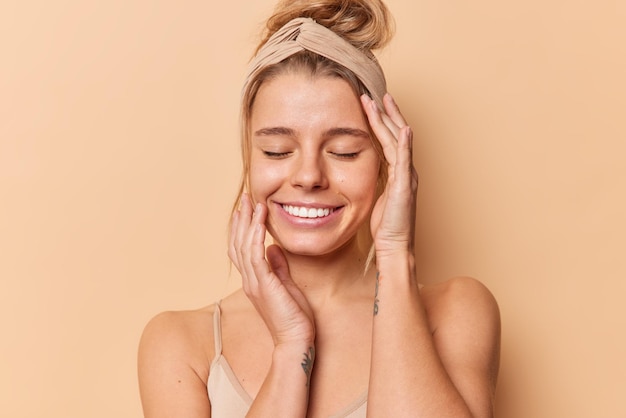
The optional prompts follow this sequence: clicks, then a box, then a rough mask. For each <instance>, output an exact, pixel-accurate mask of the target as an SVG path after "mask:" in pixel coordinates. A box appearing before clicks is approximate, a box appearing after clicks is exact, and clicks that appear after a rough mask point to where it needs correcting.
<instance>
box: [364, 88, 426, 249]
mask: <svg viewBox="0 0 626 418" xmlns="http://www.w3.org/2000/svg"><path fill="white" fill-rule="evenodd" d="M361 103H362V105H363V108H364V109H365V113H366V114H367V118H368V120H369V123H370V126H371V127H372V131H373V132H374V134H375V135H376V137H377V138H378V140H379V142H380V144H381V145H382V148H383V153H384V155H385V159H386V160H387V164H388V167H387V170H388V179H387V186H386V187H385V190H384V191H383V193H382V195H381V196H380V197H379V199H378V201H377V202H376V204H375V205H374V208H373V210H372V216H371V225H370V227H371V233H372V237H373V238H374V246H375V248H376V257H377V258H381V257H384V256H386V255H392V254H395V253H397V252H403V253H406V251H410V252H411V253H412V252H413V241H414V236H413V234H414V231H415V208H416V196H417V172H416V171H415V168H414V167H413V155H412V149H413V147H412V141H413V132H412V131H411V128H410V127H409V126H408V125H407V123H406V121H405V120H404V117H403V116H402V114H401V113H400V109H399V108H398V106H397V105H396V103H395V102H394V100H393V99H392V97H391V96H390V95H389V94H386V95H385V97H384V98H383V104H384V107H385V109H384V112H383V111H382V110H381V109H379V108H378V106H377V105H376V103H375V102H374V101H373V100H372V99H371V98H369V97H368V96H367V95H363V96H361Z"/></svg>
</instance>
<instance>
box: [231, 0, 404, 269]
mask: <svg viewBox="0 0 626 418" xmlns="http://www.w3.org/2000/svg"><path fill="white" fill-rule="evenodd" d="M299 17H307V18H311V19H313V20H315V21H316V22H317V23H318V24H320V25H323V26H325V27H327V28H328V29H330V30H332V31H333V32H335V33H336V34H337V35H339V36H341V37H342V38H343V39H345V40H346V41H348V42H349V43H350V44H352V46H354V47H355V48H357V49H359V50H361V51H362V52H364V53H366V54H370V53H371V51H372V50H376V49H380V48H382V47H384V46H385V45H386V44H387V43H388V42H389V41H390V40H391V38H392V36H393V21H392V19H391V15H390V14H389V11H388V10H387V7H386V6H385V5H384V3H383V2H382V1H380V0H317V1H315V0H314V1H307V0H282V1H280V2H279V3H278V4H277V5H276V8H275V10H274V13H273V15H272V16H271V17H270V18H269V19H268V20H267V22H266V28H265V32H264V34H263V36H262V40H261V42H260V43H259V45H258V46H257V48H256V50H255V53H256V52H258V51H259V49H260V48H261V47H262V46H263V45H264V44H265V43H266V42H267V40H268V39H269V38H270V37H271V36H272V35H273V34H274V33H275V32H276V31H278V30H279V29H280V28H282V27H283V26H284V25H285V24H286V23H288V22H289V21H291V20H292V19H295V18H299ZM287 73H305V74H308V75H310V76H311V77H316V76H317V77H337V78H341V79H343V80H345V81H346V82H348V84H349V85H350V86H351V87H352V89H353V91H354V93H355V95H357V96H360V95H362V94H370V92H368V90H367V88H366V87H365V86H364V85H363V83H362V82H361V81H360V80H359V79H358V77H357V76H356V75H355V74H354V73H353V72H352V71H350V70H348V69H347V68H345V67H344V66H342V65H340V64H338V63H336V62H334V61H332V60H330V59H328V58H325V57H322V56H321V55H318V54H315V53H313V52H310V51H301V52H298V53H296V54H294V55H292V56H290V57H289V58H286V59H285V60H283V61H281V62H279V63H278V64H274V65H269V66H267V67H266V68H265V69H264V70H263V71H261V72H259V73H258V74H257V75H256V77H255V78H254V79H252V80H251V81H250V83H249V85H248V88H247V89H246V91H245V92H244V94H243V96H242V103H241V151H242V162H243V170H242V177H241V183H240V186H239V192H238V194H237V198H236V200H235V203H234V205H233V210H232V213H234V212H235V211H236V210H237V209H238V208H239V205H240V201H241V196H242V194H243V193H244V191H245V190H247V189H249V173H250V130H249V121H250V118H251V115H252V108H253V106H254V101H255V98H256V95H257V93H258V91H259V88H260V87H261V85H262V84H263V83H264V82H266V81H269V80H272V79H274V78H276V77H278V76H279V75H281V74H287ZM370 135H371V137H372V142H373V145H374V148H375V149H376V152H377V153H378V155H379V159H380V165H379V168H378V170H379V174H378V184H377V195H380V193H382V191H383V190H384V187H385V185H386V182H387V169H386V160H385V158H384V154H383V151H382V147H381V145H380V143H379V141H378V140H377V139H376V136H375V135H374V133H373V132H370ZM231 219H232V216H231ZM368 231H369V229H368ZM365 235H367V236H368V237H369V232H367V233H366V234H365ZM369 240H370V242H371V238H370V239H369ZM371 257H372V255H371V251H370V256H369V257H368V259H371ZM368 264H369V263H368Z"/></svg>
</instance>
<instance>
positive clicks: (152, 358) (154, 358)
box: [138, 312, 211, 418]
mask: <svg viewBox="0 0 626 418" xmlns="http://www.w3.org/2000/svg"><path fill="white" fill-rule="evenodd" d="M194 315H195V314H193V313H190V312H165V313H162V314H159V315H157V316H156V317H155V318H153V319H152V320H151V321H150V322H149V323H148V325H147V326H146V328H145V330H144V333H143V335H142V337H141V342H140V344H139V358H138V372H139V388H140V393H141V402H142V405H143V411H144V416H145V417H146V418H161V417H162V418H169V417H175V416H180V417H182V416H184V417H189V418H194V417H197V418H200V417H202V418H206V417H210V416H211V405H210V403H209V397H208V393H207V387H206V382H207V378H208V365H209V362H210V359H209V358H208V355H207V351H205V350H204V349H203V345H202V343H201V342H200V341H199V339H198V336H197V333H196V332H195V327H194V324H193V322H194V321H196V319H197V318H190V316H194Z"/></svg>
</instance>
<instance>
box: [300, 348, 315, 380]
mask: <svg viewBox="0 0 626 418" xmlns="http://www.w3.org/2000/svg"><path fill="white" fill-rule="evenodd" d="M314 361H315V348H313V347H309V352H308V353H304V360H302V363H300V365H301V366H302V370H304V374H305V375H306V385H307V387H308V386H309V383H311V372H312V371H313V362H314Z"/></svg>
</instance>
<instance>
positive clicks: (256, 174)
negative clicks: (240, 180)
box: [249, 162, 283, 202]
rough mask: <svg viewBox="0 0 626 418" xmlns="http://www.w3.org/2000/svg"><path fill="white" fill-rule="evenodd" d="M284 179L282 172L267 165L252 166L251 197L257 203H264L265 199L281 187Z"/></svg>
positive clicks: (252, 164)
mask: <svg viewBox="0 0 626 418" xmlns="http://www.w3.org/2000/svg"><path fill="white" fill-rule="evenodd" d="M282 178H283V175H282V173H281V172H280V170H279V169H278V168H277V167H275V166H269V165H266V164H255V163H254V162H252V163H251V164H250V190H249V192H250V195H251V196H252V198H253V200H254V201H255V202H259V201H264V200H265V197H266V196H267V195H268V194H270V193H271V192H273V191H274V190H276V188H277V187H279V185H280V182H281V179H282Z"/></svg>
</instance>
